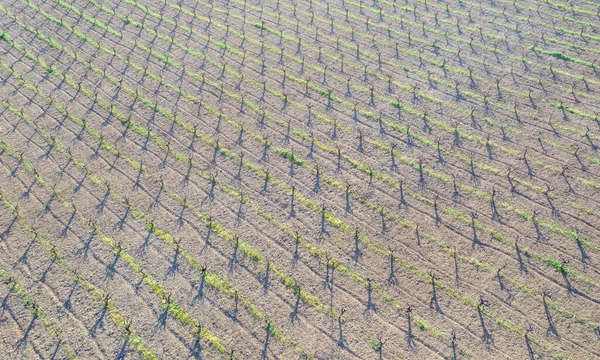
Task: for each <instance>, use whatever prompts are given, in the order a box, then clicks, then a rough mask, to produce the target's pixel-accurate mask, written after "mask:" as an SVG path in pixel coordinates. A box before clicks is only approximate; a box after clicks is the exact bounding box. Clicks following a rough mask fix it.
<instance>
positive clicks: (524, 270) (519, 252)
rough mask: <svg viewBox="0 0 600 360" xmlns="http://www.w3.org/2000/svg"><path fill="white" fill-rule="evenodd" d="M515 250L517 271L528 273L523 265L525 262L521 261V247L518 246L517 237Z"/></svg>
mask: <svg viewBox="0 0 600 360" xmlns="http://www.w3.org/2000/svg"><path fill="white" fill-rule="evenodd" d="M515 250H516V252H517V260H518V261H519V271H520V272H521V274H527V273H529V270H527V266H525V262H524V261H523V257H522V256H521V248H519V239H518V238H517V240H515Z"/></svg>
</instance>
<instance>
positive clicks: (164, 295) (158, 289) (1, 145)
mask: <svg viewBox="0 0 600 360" xmlns="http://www.w3.org/2000/svg"><path fill="white" fill-rule="evenodd" d="M0 149H3V150H4V151H5V152H6V153H7V154H9V155H10V156H12V157H14V158H15V159H17V160H18V161H21V160H20V155H22V154H19V153H17V152H16V151H14V150H13V149H12V148H10V147H9V146H8V144H7V143H6V142H4V141H1V142H0ZM21 164H22V165H23V167H24V168H25V170H26V171H27V172H28V173H29V174H30V175H31V176H32V177H33V178H34V180H36V182H37V183H38V184H39V185H40V186H41V187H43V188H44V189H46V190H47V191H49V192H50V193H51V194H53V195H54V196H55V198H56V199H58V200H59V201H60V202H61V203H62V204H63V205H64V206H65V207H66V208H68V209H70V211H73V212H74V213H76V214H77V218H78V219H79V220H80V222H81V223H82V225H84V226H85V227H86V228H88V229H89V230H91V231H92V232H93V233H94V234H95V235H96V236H97V237H98V238H99V239H100V240H102V242H103V243H105V244H106V245H108V246H109V247H111V248H112V249H113V250H114V253H115V255H118V257H119V260H122V261H123V262H124V263H125V264H127V265H128V266H129V267H130V268H131V270H133V272H134V273H135V274H136V275H137V276H138V277H139V278H140V279H142V280H143V281H144V282H145V283H146V284H147V285H148V286H149V287H150V289H151V290H152V292H153V293H155V294H156V295H157V296H158V297H159V298H160V299H161V306H163V307H164V308H165V309H166V310H167V311H168V313H169V314H170V315H171V316H173V317H174V318H175V319H178V320H179V321H181V322H182V323H183V324H184V325H187V326H188V327H189V328H192V329H193V330H194V331H195V333H197V334H198V335H199V336H200V337H202V338H204V339H205V340H207V341H208V342H209V343H210V345H211V346H213V348H215V349H216V350H217V351H219V352H221V353H226V354H229V353H230V351H229V349H227V348H226V347H225V346H224V345H222V344H221V342H220V340H219V339H218V338H217V337H216V336H215V335H213V334H212V333H210V332H209V331H208V330H206V329H205V328H202V329H201V330H200V331H199V332H198V330H197V327H196V324H197V322H196V320H195V319H194V318H192V317H191V316H190V315H188V313H187V312H186V311H185V310H183V308H181V307H180V306H179V305H178V304H177V303H176V302H175V301H174V300H172V299H171V300H170V301H167V299H168V298H169V293H168V292H167V291H166V290H164V289H163V287H162V286H161V285H160V283H159V282H158V281H156V280H155V279H154V278H153V277H152V276H150V275H148V274H147V273H146V272H144V271H143V269H142V267H141V266H140V265H139V264H138V263H137V262H136V261H135V259H134V258H133V257H132V256H131V255H129V253H128V252H127V251H126V250H125V249H124V248H123V247H121V246H120V244H119V242H117V241H116V240H115V239H113V238H112V237H110V236H108V235H106V234H104V233H103V232H102V231H101V230H100V228H99V227H98V225H97V224H96V223H95V222H94V221H93V220H92V219H91V218H86V217H85V215H83V213H82V212H81V211H77V210H75V209H74V208H73V205H72V202H70V201H69V200H68V199H67V198H65V197H64V196H62V195H61V194H60V191H59V190H58V189H57V188H56V187H54V185H52V184H51V183H50V182H48V181H46V180H44V179H43V178H42V177H41V176H40V175H39V173H38V172H37V170H35V168H34V167H33V164H32V163H30V162H29V161H28V160H27V159H26V158H25V157H23V160H22V161H21ZM96 181H98V179H97V178H96ZM206 280H207V282H208V280H209V279H206Z"/></svg>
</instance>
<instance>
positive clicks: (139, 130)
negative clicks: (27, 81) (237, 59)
mask: <svg viewBox="0 0 600 360" xmlns="http://www.w3.org/2000/svg"><path fill="white" fill-rule="evenodd" d="M0 9H1V7H0ZM38 36H43V35H41V34H40V35H38ZM42 39H43V38H42ZM13 46H15V47H16V48H17V49H19V50H20V51H21V52H23V53H25V54H26V55H27V56H28V57H29V58H30V59H32V60H34V61H36V62H37V63H38V64H40V65H41V66H43V67H44V68H45V69H46V70H48V71H50V72H51V73H52V74H53V75H55V76H57V77H59V78H61V79H63V78H64V79H65V81H66V82H67V83H68V84H69V85H71V86H76V84H75V83H74V82H73V81H72V80H70V79H68V78H67V77H64V76H63V75H62V74H61V73H60V72H58V71H57V70H56V69H54V68H51V67H49V66H48V65H47V64H45V63H44V62H43V61H41V60H40V59H39V58H37V57H35V56H33V55H31V54H29V53H28V52H26V51H25V50H23V49H22V48H20V47H19V45H18V44H14V43H13ZM2 66H3V67H4V68H5V69H7V70H9V71H11V70H10V68H9V67H8V66H7V65H4V64H2ZM87 66H91V65H90V64H88V65H87ZM91 69H92V70H94V71H95V72H97V73H102V71H100V70H99V69H97V68H91ZM13 75H14V76H16V77H18V74H16V73H14V72H13ZM107 78H109V79H110V81H111V82H113V83H115V84H117V83H118V81H117V80H116V79H114V78H110V77H107ZM27 87H28V88H30V89H31V90H32V91H35V92H36V93H38V94H39V91H37V89H36V88H35V87H33V86H31V85H29V86H27ZM81 91H82V92H83V93H84V94H86V96H88V97H90V98H92V95H91V93H89V91H86V90H85V89H81ZM124 91H126V92H128V93H130V95H132V96H134V94H135V92H134V91H132V90H130V89H124ZM42 97H45V98H47V99H46V100H47V101H50V100H51V99H49V97H47V96H45V95H43V96H42ZM141 100H142V101H144V102H149V100H147V99H144V98H141ZM97 101H98V104H100V105H101V106H102V107H104V108H105V109H107V110H108V109H111V107H110V106H109V105H108V103H103V102H101V101H99V100H97ZM211 110H212V111H213V112H214V111H215V110H214V109H211ZM155 111H157V112H159V113H161V114H163V115H165V111H166V110H163V109H158V110H157V109H155ZM61 113H63V114H64V115H65V116H68V113H67V112H66V111H64V112H63V111H61ZM111 113H112V114H113V115H114V114H115V112H114V111H112V112H111ZM165 116H171V120H174V115H172V114H170V113H168V112H167V113H166V115H165ZM118 118H119V119H120V120H121V121H124V122H126V123H127V124H129V125H130V129H131V130H132V131H134V132H137V133H139V134H141V135H144V136H145V137H150V138H151V139H153V140H154V141H157V143H158V144H159V146H160V147H161V148H162V149H163V150H166V144H165V143H164V142H163V141H162V140H160V139H159V138H157V137H156V136H154V135H153V134H150V132H149V131H148V130H146V129H145V128H141V127H139V126H137V125H135V124H133V123H132V122H130V121H131V120H130V119H126V118H125V117H124V116H122V115H120V116H118ZM79 124H80V125H82V126H83V125H84V124H83V123H82V122H80V123H79ZM131 124H133V125H131ZM184 125H185V124H184ZM186 130H188V131H190V132H192V131H191V127H190V126H189V125H187V126H186ZM198 136H200V134H199V135H198ZM97 138H99V135H97ZM101 145H102V148H107V147H108V146H109V144H108V142H106V141H103V140H102V143H101ZM220 151H221V152H222V153H223V154H226V155H229V156H234V154H233V153H232V152H229V151H226V150H225V149H221V150H220ZM170 154H171V156H173V157H174V158H175V159H176V160H178V161H181V162H184V163H186V164H188V159H187V157H185V156H184V155H183V154H180V153H176V152H172V151H171V152H170ZM128 163H130V164H131V160H130V161H128ZM188 165H189V164H188ZM132 166H134V168H139V165H137V163H133V164H132ZM256 169H258V167H255V170H256ZM142 170H143V169H142ZM258 170H260V169H258ZM202 176H203V177H204V178H206V179H210V177H209V175H208V174H202ZM221 189H222V190H224V188H223V186H221ZM287 190H288V191H291V189H289V188H287ZM229 192H230V193H231V194H237V193H236V192H235V191H233V190H229ZM238 196H239V194H238ZM246 201H248V200H246ZM316 208H317V207H316V206H314V205H313V210H315V209H316ZM263 214H264V212H263ZM312 252H314V251H311V253H312ZM320 255H321V258H323V259H324V258H325V257H326V254H325V253H324V252H322V251H321V252H320ZM411 267H412V266H411ZM341 269H342V270H343V268H341ZM348 270H349V269H348ZM345 273H346V274H348V272H347V271H346V272H345ZM423 274H425V272H423ZM353 278H354V279H358V280H359V281H360V282H361V283H363V284H366V278H364V277H360V276H358V275H354V276H353ZM383 298H384V299H386V300H387V301H388V302H389V301H392V302H394V303H395V304H396V307H397V308H398V309H402V306H401V305H400V304H399V303H397V302H396V301H395V300H394V299H392V298H391V297H389V296H387V295H386V296H385V297H383ZM308 303H309V304H310V303H311V302H310V301H309V302H308ZM413 319H415V321H418V322H419V323H420V324H421V326H419V327H420V328H421V329H424V330H425V329H427V330H428V331H429V332H431V333H433V335H436V336H437V337H441V336H444V337H445V335H444V334H442V333H440V332H438V331H436V330H435V329H433V328H431V327H430V326H428V325H427V324H426V323H425V322H424V320H421V319H419V318H418V317H413ZM361 336H362V337H363V338H364V339H365V340H367V341H369V342H372V338H369V339H366V338H365V337H364V336H365V335H364V332H361ZM463 352H464V353H465V354H466V353H467V352H466V351H463Z"/></svg>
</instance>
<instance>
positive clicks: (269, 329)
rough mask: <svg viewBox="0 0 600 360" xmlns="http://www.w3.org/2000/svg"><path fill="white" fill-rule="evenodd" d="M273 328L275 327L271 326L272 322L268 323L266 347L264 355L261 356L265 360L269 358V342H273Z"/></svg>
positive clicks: (263, 351)
mask: <svg viewBox="0 0 600 360" xmlns="http://www.w3.org/2000/svg"><path fill="white" fill-rule="evenodd" d="M272 326H273V325H272V324H271V322H267V326H265V330H266V336H265V345H264V347H263V350H262V355H261V359H263V360H267V359H268V358H269V356H268V353H269V341H270V340H271V327H272Z"/></svg>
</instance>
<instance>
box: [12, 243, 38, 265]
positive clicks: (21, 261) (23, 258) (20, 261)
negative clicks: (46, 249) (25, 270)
mask: <svg viewBox="0 0 600 360" xmlns="http://www.w3.org/2000/svg"><path fill="white" fill-rule="evenodd" d="M36 240H37V235H36V236H35V238H34V239H33V240H31V241H30V242H29V245H27V249H25V251H24V252H23V255H21V256H20V257H19V259H17V262H16V263H15V265H13V268H14V267H16V266H17V264H27V261H28V260H27V255H28V254H29V250H31V247H32V246H33V244H35V241H36Z"/></svg>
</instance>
